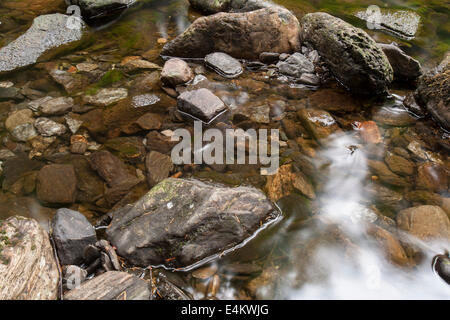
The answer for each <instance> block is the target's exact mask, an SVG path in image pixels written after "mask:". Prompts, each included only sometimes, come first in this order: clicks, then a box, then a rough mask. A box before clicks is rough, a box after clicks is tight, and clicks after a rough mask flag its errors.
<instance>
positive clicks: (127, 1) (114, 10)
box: [66, 0, 138, 21]
mask: <svg viewBox="0 0 450 320" xmlns="http://www.w3.org/2000/svg"><path fill="white" fill-rule="evenodd" d="M137 1H138V0H66V2H67V3H68V4H71V5H77V6H79V7H80V9H81V14H82V15H83V18H85V19H86V20H87V21H91V20H96V19H106V18H108V17H116V16H118V15H120V13H121V12H122V11H123V10H125V9H127V8H128V7H129V6H131V5H133V4H134V3H136V2H137Z"/></svg>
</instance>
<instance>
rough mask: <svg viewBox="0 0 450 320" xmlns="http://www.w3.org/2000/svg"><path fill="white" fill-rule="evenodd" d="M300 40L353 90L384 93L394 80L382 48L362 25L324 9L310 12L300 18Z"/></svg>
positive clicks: (372, 93)
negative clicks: (318, 55)
mask: <svg viewBox="0 0 450 320" xmlns="http://www.w3.org/2000/svg"><path fill="white" fill-rule="evenodd" d="M301 24H302V33H301V38H302V40H303V41H305V42H308V43H309V44H311V45H312V46H313V47H314V49H316V50H317V51H318V52H319V54H320V56H321V58H322V60H323V61H324V62H325V63H326V64H327V65H328V67H329V68H330V70H331V72H332V73H333V74H334V76H335V77H336V78H337V79H338V80H339V81H340V82H341V83H342V84H343V85H344V86H345V87H347V88H348V89H350V90H351V91H354V92H355V93H361V94H371V95H376V94H380V93H385V92H386V91H387V87H388V85H389V84H390V83H391V82H392V80H393V71H392V67H391V65H390V64H389V60H388V59H387V57H386V55H385V54H384V52H383V51H382V50H381V49H380V48H379V47H378V46H377V44H376V42H375V41H374V40H373V39H372V38H371V37H370V36H369V35H368V34H367V33H366V32H364V31H363V30H362V29H358V28H355V27H353V26H352V25H350V24H348V23H347V22H345V21H343V20H341V19H339V18H336V17H333V16H331V15H329V14H327V13H323V12H318V13H310V14H307V15H305V16H304V17H303V19H302V20H301Z"/></svg>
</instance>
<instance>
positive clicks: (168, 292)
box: [154, 272, 194, 301]
mask: <svg viewBox="0 0 450 320" xmlns="http://www.w3.org/2000/svg"><path fill="white" fill-rule="evenodd" d="M155 278H156V279H155V280H154V282H155V286H156V291H157V296H158V297H159V298H161V299H163V300H175V301H178V300H180V301H181V300H193V299H194V298H193V297H192V295H191V294H189V293H188V292H186V291H184V290H183V289H181V288H179V287H178V286H177V285H175V284H174V283H172V282H171V281H169V279H168V274H167V273H163V272H160V273H159V274H158V275H157V276H156V277H155Z"/></svg>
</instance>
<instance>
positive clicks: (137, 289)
mask: <svg viewBox="0 0 450 320" xmlns="http://www.w3.org/2000/svg"><path fill="white" fill-rule="evenodd" d="M150 295H151V292H150V289H149V284H148V283H147V281H145V280H142V279H139V278H138V277H136V276H133V275H131V274H129V273H126V272H119V271H109V272H105V273H103V274H101V275H99V276H97V277H95V278H93V279H92V280H89V281H86V282H84V283H83V284H82V285H81V286H79V287H78V288H76V289H73V290H70V291H69V292H68V293H66V294H65V295H64V299H65V300H149V299H150Z"/></svg>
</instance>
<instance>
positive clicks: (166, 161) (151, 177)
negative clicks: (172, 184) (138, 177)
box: [145, 151, 173, 187]
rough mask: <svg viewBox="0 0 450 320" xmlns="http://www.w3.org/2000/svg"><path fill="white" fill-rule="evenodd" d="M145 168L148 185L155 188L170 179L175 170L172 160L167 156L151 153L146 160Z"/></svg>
mask: <svg viewBox="0 0 450 320" xmlns="http://www.w3.org/2000/svg"><path fill="white" fill-rule="evenodd" d="M145 168H146V169H147V182H148V185H149V186H150V187H153V186H155V185H156V184H158V183H160V182H161V181H163V180H164V179H166V178H168V177H169V174H170V172H171V171H172V170H173V163H172V159H171V158H170V157H169V156H167V155H165V154H162V153H159V152H156V151H151V152H149V154H148V155H147V157H146V158H145Z"/></svg>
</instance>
